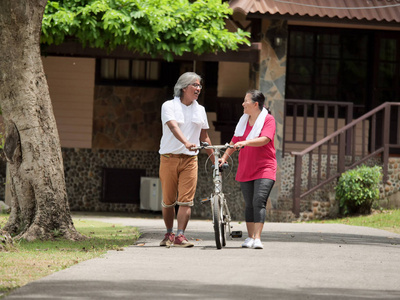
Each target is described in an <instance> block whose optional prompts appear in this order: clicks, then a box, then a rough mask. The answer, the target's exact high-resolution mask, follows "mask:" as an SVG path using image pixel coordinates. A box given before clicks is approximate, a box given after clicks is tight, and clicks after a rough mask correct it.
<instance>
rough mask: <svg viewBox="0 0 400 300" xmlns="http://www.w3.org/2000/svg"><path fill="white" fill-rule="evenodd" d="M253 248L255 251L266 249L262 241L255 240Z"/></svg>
mask: <svg viewBox="0 0 400 300" xmlns="http://www.w3.org/2000/svg"><path fill="white" fill-rule="evenodd" d="M253 248H254V249H264V246H263V244H262V243H261V240H260V239H255V240H254V243H253Z"/></svg>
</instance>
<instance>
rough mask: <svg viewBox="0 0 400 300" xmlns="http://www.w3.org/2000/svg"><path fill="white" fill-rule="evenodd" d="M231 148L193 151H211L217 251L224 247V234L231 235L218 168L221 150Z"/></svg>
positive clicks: (218, 147)
mask: <svg viewBox="0 0 400 300" xmlns="http://www.w3.org/2000/svg"><path fill="white" fill-rule="evenodd" d="M227 148H233V146H232V145H229V144H225V145H215V146H209V145H202V146H200V147H196V148H193V149H198V150H200V149H213V150H214V152H213V154H212V155H213V156H214V166H213V183H214V192H213V193H212V194H211V197H210V199H209V200H210V202H211V213H212V216H213V227H214V232H215V242H216V246H217V248H218V249H221V248H222V247H223V246H225V245H226V234H227V233H229V237H231V238H232V235H231V226H230V222H231V216H230V213H229V209H228V204H227V202H226V198H225V194H224V193H223V191H222V175H221V170H220V167H219V158H220V157H221V150H224V149H227Z"/></svg>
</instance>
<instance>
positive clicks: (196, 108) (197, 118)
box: [173, 97, 203, 124]
mask: <svg viewBox="0 0 400 300" xmlns="http://www.w3.org/2000/svg"><path fill="white" fill-rule="evenodd" d="M173 103H174V112H175V118H176V122H178V123H179V124H183V123H184V121H185V119H184V117H183V111H182V102H181V99H180V98H179V97H174V100H173ZM191 105H193V115H192V122H193V123H196V124H202V123H203V120H202V117H201V116H202V115H201V111H200V105H199V103H198V102H197V101H196V100H194V101H193V103H192V104H191Z"/></svg>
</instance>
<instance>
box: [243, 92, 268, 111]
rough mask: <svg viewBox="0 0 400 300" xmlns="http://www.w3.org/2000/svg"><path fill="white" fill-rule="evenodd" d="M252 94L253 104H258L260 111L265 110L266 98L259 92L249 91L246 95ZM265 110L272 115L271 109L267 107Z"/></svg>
mask: <svg viewBox="0 0 400 300" xmlns="http://www.w3.org/2000/svg"><path fill="white" fill-rule="evenodd" d="M247 94H250V95H251V100H252V101H253V102H257V103H258V108H259V109H260V110H262V109H263V107H264V104H265V97H264V94H263V93H261V92H260V91H259V90H249V91H247V93H246V95H247ZM265 109H266V110H267V111H268V113H269V114H270V113H271V110H270V109H269V107H265Z"/></svg>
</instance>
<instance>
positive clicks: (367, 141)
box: [290, 102, 400, 217]
mask: <svg viewBox="0 0 400 300" xmlns="http://www.w3.org/2000/svg"><path fill="white" fill-rule="evenodd" d="M326 116H327V115H326V114H325V117H326ZM357 141H358V142H357ZM399 150H400V103H394V102H385V103H384V104H382V105H380V106H378V107H376V108H375V109H373V110H371V111H370V112H368V113H366V114H365V115H363V116H361V117H360V118H358V119H356V120H352V121H350V122H348V123H347V124H346V125H344V126H343V127H341V128H339V129H337V130H335V131H334V132H332V133H330V134H328V135H326V136H325V137H324V138H322V139H321V140H319V141H318V142H316V143H314V144H312V145H311V146H309V147H307V148H306V149H304V150H302V151H291V152H290V153H291V154H292V155H293V156H294V164H295V166H294V187H293V208H292V211H293V213H294V215H295V216H296V217H299V215H300V211H301V209H300V205H301V201H302V200H304V199H305V197H306V196H308V195H310V194H312V193H315V192H316V191H320V190H321V189H323V188H326V187H327V185H328V184H333V185H334V184H335V182H336V180H337V179H338V178H339V177H340V175H341V174H342V173H343V172H345V171H347V170H349V169H352V168H355V167H357V166H359V165H361V164H376V163H380V164H381V165H382V168H383V180H382V182H383V183H384V184H385V183H386V182H387V179H388V162H389V154H392V153H400V152H399ZM315 205H316V204H315V203H313V204H312V206H315Z"/></svg>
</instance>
